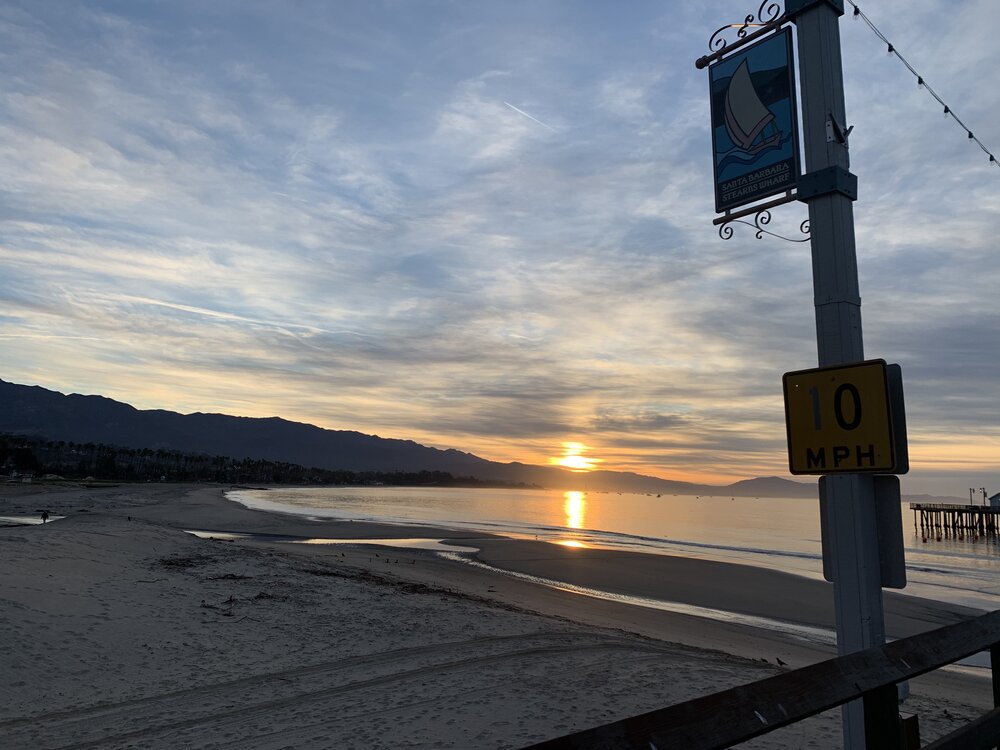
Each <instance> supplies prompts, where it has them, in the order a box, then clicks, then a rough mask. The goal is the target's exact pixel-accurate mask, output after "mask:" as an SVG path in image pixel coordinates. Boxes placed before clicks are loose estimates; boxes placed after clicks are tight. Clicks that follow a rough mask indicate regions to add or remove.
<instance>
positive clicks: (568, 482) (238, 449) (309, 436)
mask: <svg viewBox="0 0 1000 750" xmlns="http://www.w3.org/2000/svg"><path fill="white" fill-rule="evenodd" d="M0 433H8V434H20V435H37V436H39V437H43V438H46V439H48V440H63V441H67V442H69V441H72V442H75V443H103V444H106V445H115V446H121V447H125V448H143V449H150V450H153V451H158V450H173V451H182V452H185V453H202V454H206V455H209V456H232V457H233V458H249V459H259V460H267V461H276V462H283V463H289V464H297V465H301V466H312V467H317V468H320V469H326V470H343V471H354V472H366V471H378V472H421V471H441V472H447V473H449V474H452V475H454V476H462V477H476V478H477V479H481V480H484V481H498V482H506V483H513V484H519V483H523V484H529V485H530V484H534V485H539V486H542V487H548V488H552V489H582V490H587V491H595V492H596V491H608V492H615V491H617V492H643V493H651V494H663V495H666V494H690V495H732V496H740V497H747V496H750V497H753V496H769V497H816V486H815V483H802V482H792V481H789V480H787V479H781V478H779V477H765V478H762V479H749V480H744V481H741V482H736V483H734V484H731V485H724V486H718V485H705V484H693V483H690V482H678V481H673V480H668V479H658V478H656V477H649V476H643V475H641V474H633V473H629V472H613V471H594V472H590V473H586V474H579V473H574V472H571V471H568V470H566V469H561V468H557V467H552V466H532V465H529V464H521V463H506V464H505V463H499V462H496V461H488V460H486V459H484V458H480V457H479V456H475V455H473V454H471V453H463V452H462V451H458V450H454V449H448V450H442V449H439V448H430V447H428V446H425V445H420V444H418V443H415V442H413V441H411V440H397V439H390V438H381V437H378V436H375V435H365V434H363V433H360V432H354V431H348V430H327V429H323V428H320V427H316V426H315V425H310V424H303V423H301V422H290V421H288V420H286V419H281V418H279V417H268V418H250V417H233V416H228V415H225V414H202V413H195V414H178V413H176V412H171V411H163V410H159V409H157V410H149V411H144V410H139V409H136V408H135V407H132V406H130V405H128V404H123V403H121V402H119V401H114V400H112V399H109V398H105V397H103V396H81V395H78V394H72V395H64V394H62V393H58V392H56V391H50V390H47V389H45V388H41V387H39V386H25V385H17V384H15V383H8V382H6V381H3V380H0Z"/></svg>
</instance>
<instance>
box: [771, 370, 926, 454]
mask: <svg viewBox="0 0 1000 750" xmlns="http://www.w3.org/2000/svg"><path fill="white" fill-rule="evenodd" d="M783 385H784V393H785V424H786V427H787V430H788V465H789V470H790V471H791V473H792V474H837V473H858V472H878V473H884V474H905V473H906V471H907V470H908V468H909V467H908V465H907V464H908V462H907V459H906V426H905V422H904V418H903V398H902V378H901V377H900V374H899V366H898V365H887V364H886V363H885V361H884V360H881V359H876V360H869V361H867V362H860V363H857V364H853V365H844V366H838V367H820V368H817V369H813V370H799V371H797V372H788V373H785V376H784V378H783Z"/></svg>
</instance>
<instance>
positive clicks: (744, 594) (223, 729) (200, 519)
mask: <svg viewBox="0 0 1000 750" xmlns="http://www.w3.org/2000/svg"><path fill="white" fill-rule="evenodd" d="M40 509H45V510H47V511H48V513H49V514H50V515H51V516H53V517H56V516H65V517H64V518H62V519H60V520H57V521H52V522H49V523H46V524H44V525H34V526H11V527H4V528H0V565H2V570H3V577H2V580H0V604H2V608H3V609H2V611H3V615H2V618H0V643H3V644H5V645H4V649H3V652H2V656H0V672H2V674H3V675H4V679H3V681H2V682H0V746H2V747H5V748H40V749H41V748H67V747H80V748H82V747H109V748H111V747H144V748H145V747H149V748H202V747H220V748H222V747H232V748H237V747H239V748H331V747H336V748H381V747H384V748H398V747H413V748H479V747H483V748H518V747H523V746H525V745H528V744H531V743H532V742H537V741H540V740H543V739H547V738H550V737H555V736H559V735H561V734H567V733H570V732H573V731H577V730H579V729H584V728H587V727H591V726H596V725H599V724H602V723H606V722H610V721H614V720H616V719H620V718H625V717H627V716H630V715H633V714H636V713H641V712H644V711H649V710H652V709H655V708H660V707H663V706H666V705H669V704H672V703H676V702H680V701H684V700H688V699H691V698H694V697H698V696H700V695H705V694H707V693H711V692H715V691H718V690H723V689H726V688H730V687H733V686H736V685H739V684H744V683H747V682H751V681H754V680H758V679H762V678H765V677H769V676H771V675H774V674H777V673H779V672H781V671H782V670H784V669H789V668H794V667H798V666H803V665H805V664H809V663H813V662H815V661H819V660H822V659H825V658H829V657H830V656H832V655H834V649H833V647H832V646H830V645H824V644H821V643H816V642H815V641H811V640H808V639H802V638H796V637H794V636H791V635H789V634H786V633H783V632H780V631H778V630H776V629H774V628H767V627H754V626H753V625H748V624H746V621H741V620H739V618H733V619H732V620H728V621H727V620H725V619H706V618H704V617H698V616H696V615H693V614H689V613H685V612H683V611H669V610H664V609H656V608H652V607H640V606H635V605H634V604H631V603H628V602H626V601H616V600H614V599H608V598H598V597H594V596H585V595H581V594H580V593H575V592H573V591H569V590H561V589H559V588H556V587H553V586H546V585H541V584H539V583H538V582H535V581H532V580H530V579H529V578H527V577H515V576H511V575H505V574H503V573H501V572H498V571H497V570H495V569H504V570H509V571H514V572H517V573H519V574H522V576H534V577H538V578H544V579H550V580H554V581H560V582H564V583H567V584H572V585H574V586H577V587H583V588H589V589H599V590H602V591H605V592H612V593H619V594H622V595H626V596H633V597H647V598H650V599H659V600H665V601H671V602H676V603H680V604H686V605H690V606H692V607H702V608H714V609H721V610H726V611H730V612H734V613H740V614H742V615H746V616H748V617H761V618H775V619H779V620H784V621H788V622H793V623H797V624H799V625H801V626H803V627H807V628H808V627H829V625H830V623H831V622H832V599H831V596H830V588H829V585H828V584H826V583H824V582H821V581H815V580H811V579H807V578H804V577H799V576H794V575H790V574H786V573H781V572H778V571H771V570H765V569H762V568H752V567H749V566H743V565H734V564H729V563H719V562H712V561H707V560H694V559H688V558H683V557H670V556H662V555H660V556H654V555H643V554H637V553H629V552H613V551H603V550H582V549H572V548H566V547H562V546H559V545H555V544H549V543H546V542H534V541H530V540H515V539H506V538H501V537H496V536H492V537H489V536H482V535H479V534H473V533H470V532H468V531H458V530H451V531H449V530H441V529H435V530H428V529H427V528H425V527H406V526H398V525H392V526H389V525H379V524H373V523H364V522H352V521H335V520H309V519H307V518H303V517H298V516H291V515H283V514H278V513H270V512H265V511H260V510H250V509H248V508H245V507H243V506H241V505H238V504H237V503H234V502H231V501H229V500H226V499H225V498H224V496H223V488H220V487H217V486H187V485H170V484H146V485H121V486H116V487H99V488H89V489H88V488H84V487H73V486H66V487H61V486H54V487H45V486H41V485H17V486H12V485H8V486H6V487H2V488H0V516H19V515H35V516H37V514H38V512H39V511H40ZM184 529H204V530H210V531H218V532H223V531H228V532H243V533H252V534H256V535H282V536H286V537H288V536H293V537H324V538H339V539H348V540H364V539H374V538H410V537H438V538H445V539H447V540H448V541H449V545H454V546H458V547H465V548H468V549H475V550H478V552H477V553H476V557H477V559H478V560H479V561H480V562H481V563H483V566H479V567H477V566H473V565H468V564H461V563H458V562H455V561H452V560H448V559H443V558H441V557H440V556H438V555H436V554H435V553H433V552H430V551H427V550H420V549H401V548H394V547H385V546H371V545H365V544H363V543H353V544H337V545H308V544H290V543H288V542H287V541H282V540H278V539H268V538H266V537H262V536H257V537H255V538H253V539H246V540H223V539H221V538H220V537H221V535H220V537H217V538H214V539H213V538H206V539H202V538H198V537H195V536H193V535H192V534H189V533H186V532H185V531H184ZM886 612H887V629H888V631H889V635H890V636H891V637H905V636H907V635H911V634H913V633H917V632H922V631H924V630H930V629H933V628H935V627H939V626H940V625H943V624H948V623H950V622H956V621H959V620H961V619H964V618H967V617H970V616H974V615H975V614H976V612H975V611H974V610H971V609H964V608H961V607H957V606H945V605H941V604H938V603H934V602H929V601H926V600H921V599H916V598H914V597H908V596H905V595H901V594H898V593H895V592H894V593H890V594H887V595H886ZM779 659H780V661H781V662H783V663H784V666H782V665H779V663H778V660H779ZM912 689H913V694H912V695H911V697H910V698H908V699H907V701H906V703H905V704H904V706H903V709H904V710H906V711H909V712H912V713H919V714H920V716H921V736H922V739H923V741H924V742H926V741H928V740H931V739H933V738H934V737H936V736H940V735H941V734H943V733H944V732H946V731H948V730H949V729H950V728H952V727H954V726H956V725H957V724H958V723H961V722H962V721H968V720H970V719H972V718H975V717H977V716H979V715H980V714H982V713H984V712H985V711H987V710H989V709H990V708H991V707H992V705H991V704H992V695H991V692H990V689H989V683H988V681H987V680H986V679H985V678H983V677H977V676H975V675H972V674H970V673H969V672H968V671H961V670H955V671H939V672H935V673H933V674H932V675H928V676H926V677H923V678H920V679H919V680H914V681H913V683H912ZM839 743H840V722H839V712H836V711H835V712H831V713H829V714H825V715H823V716H820V717H817V718H815V719H812V720H810V721H808V722H804V723H802V724H800V725H796V726H793V727H789V728H786V729H783V730H780V731H778V732H776V733H774V734H772V735H768V736H766V737H763V738H760V739H758V740H755V741H753V742H751V743H748V744H747V745H746V746H747V747H775V748H779V747H780V748H799V747H814V748H825V747H837V746H839Z"/></svg>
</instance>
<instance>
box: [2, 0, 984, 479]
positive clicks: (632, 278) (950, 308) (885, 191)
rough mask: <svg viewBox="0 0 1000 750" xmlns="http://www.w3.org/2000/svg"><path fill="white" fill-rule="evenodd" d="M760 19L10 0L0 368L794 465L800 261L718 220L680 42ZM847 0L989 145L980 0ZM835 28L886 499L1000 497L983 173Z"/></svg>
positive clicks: (805, 284) (468, 6)
mask: <svg viewBox="0 0 1000 750" xmlns="http://www.w3.org/2000/svg"><path fill="white" fill-rule="evenodd" d="M757 5H758V3H757V2H756V0H739V1H737V2H734V1H732V0H725V1H720V2H713V3H693V2H687V3H681V2H663V0H659V1H658V2H651V1H650V2H644V1H641V0H635V1H634V2H628V3H620V2H610V1H609V2H596V1H595V2H578V1H576V0H542V1H538V0H534V1H523V2H522V1H520V0H509V1H505V2H499V3H498V2H479V1H478V0H463V1H462V2H451V1H446V0H407V1H404V0H383V1H378V0H343V1H338V2H326V1H322V2H321V1H320V0H288V1H287V2H278V1H277V0H271V1H268V2H265V1H263V0H213V2H210V3H206V2H200V1H196V0H171V1H170V2H167V1H166V0H160V1H156V0H91V1H89V2H78V1H76V0H73V1H71V0H43V1H40V0H2V1H0V78H2V80H3V82H4V83H3V86H2V88H0V363H2V365H0V378H3V379H4V380H8V381H13V382H18V383H26V384H37V385H42V386H45V387H47V388H51V389H55V390H60V391H63V392H78V393H100V394H103V395H107V396H109V397H112V398H115V399H118V400H121V401H126V402H128V403H131V404H133V405H135V406H137V407H139V408H165V409H172V410H177V411H182V412H185V413H187V412H194V411H207V412H223V413H228V414H239V415H247V416H272V415H278V416H282V417H286V418H288V419H294V420H301V421H307V422H311V423H314V424H317V425H320V426H323V427H329V428H337V429H356V430H360V431H362V432H367V433H373V434H378V435H382V436H384V437H399V438H408V439H413V440H417V441H419V442H422V443H425V444H428V445H433V446H437V447H457V448H460V449H463V450H469V451H472V452H474V453H477V454H479V455H481V456H484V457H487V458H491V459H495V460H500V461H510V460H520V461H525V462H531V463H546V462H548V461H549V460H550V459H552V458H553V457H558V456H559V455H560V454H561V452H562V451H563V450H564V449H563V447H562V446H563V444H564V443H567V442H576V443H580V444H581V445H582V446H585V447H584V448H580V449H578V450H577V451H576V452H578V453H581V452H582V455H583V456H584V458H585V459H589V460H591V461H593V462H595V463H594V465H599V466H601V467H602V468H608V469H620V470H633V471H640V472H643V473H648V474H653V475H657V476H662V477H668V478H676V479H688V480H701V481H732V480H735V479H740V478H745V477H748V476H756V475H765V474H777V475H782V476H787V468H786V467H787V458H786V452H785V427H784V413H783V405H782V397H781V375H782V373H783V372H785V371H788V370H797V369H803V368H808V367H812V366H815V363H816V343H815V329H814V323H813V307H812V301H813V300H812V280H811V265H810V259H809V247H808V243H804V244H802V243H798V244H796V243H789V242H782V241H780V240H775V239H769V238H765V239H763V240H757V239H755V238H754V236H753V232H752V231H751V230H749V229H747V228H746V227H737V229H736V231H735V233H734V236H733V238H732V239H730V240H728V241H723V240H722V239H720V238H719V236H718V234H717V232H716V229H715V228H714V227H713V226H712V223H711V222H712V218H713V216H714V210H713V209H714V205H713V193H712V177H711V156H710V142H709V131H708V122H709V114H708V96H707V89H708V80H707V73H706V72H705V71H700V70H696V69H695V67H694V64H693V62H694V60H695V58H697V57H699V56H700V55H702V54H704V53H705V52H706V51H707V42H708V38H709V36H710V35H711V33H712V31H714V30H715V29H716V28H717V27H718V26H720V25H722V24H723V23H725V22H729V21H736V20H740V19H742V17H743V16H744V15H745V14H746V13H748V12H754V11H756V6H757ZM862 8H863V9H864V10H865V12H866V13H867V14H868V15H869V16H870V17H871V18H872V20H873V21H874V22H875V23H876V24H878V25H879V26H880V28H881V29H882V31H883V32H885V33H886V35H887V36H888V37H889V38H890V40H891V41H893V42H894V43H895V45H896V46H897V47H898V48H899V50H901V51H902V52H903V54H904V55H905V56H906V57H907V58H908V59H909V60H910V62H911V63H912V64H914V66H915V67H916V68H917V69H918V70H919V71H920V72H921V73H922V74H923V75H924V76H925V78H926V79H927V80H928V82H929V83H930V84H931V85H932V86H933V87H934V88H935V89H936V90H937V91H938V93H939V94H941V95H942V97H943V98H944V99H945V101H947V102H948V103H949V104H950V105H951V106H952V108H953V109H954V110H955V111H956V112H957V113H958V114H959V116H960V117H961V118H962V119H963V120H964V122H965V123H966V124H967V125H968V126H969V127H970V128H971V129H972V130H973V131H974V132H975V134H976V136H977V137H979V138H980V139H981V140H983V141H984V142H985V143H986V144H987V145H989V146H990V147H991V148H992V149H994V151H995V152H996V151H997V150H1000V97H998V95H997V91H1000V45H997V44H996V39H995V33H996V29H997V28H998V27H1000V3H997V2H995V0H956V2H950V3H947V4H943V3H940V2H936V1H935V0H880V1H879V2H878V3H874V2H872V3H863V4H862ZM841 30H842V38H843V48H844V66H845V81H846V90H847V105H848V118H849V121H850V124H852V125H854V126H855V130H854V132H853V134H852V137H851V156H852V170H853V171H854V172H855V173H856V174H857V175H858V178H859V185H860V199H859V200H858V202H857V203H856V204H855V214H856V220H857V237H858V256H859V267H860V277H861V291H862V296H863V308H862V310H863V315H864V324H865V345H866V356H868V357H882V358H885V359H886V360H888V361H890V362H898V363H900V364H901V365H902V368H903V377H904V382H905V386H906V393H907V411H908V415H907V416H908V421H909V435H910V454H911V463H912V465H913V470H912V471H911V473H910V475H909V476H908V477H906V478H905V479H904V491H909V492H924V491H926V492H933V493H938V494H952V495H959V496H962V495H963V494H966V493H967V492H968V488H969V487H972V486H975V487H977V488H978V487H980V486H986V487H987V489H988V490H989V491H990V492H994V491H1000V400H998V398H997V396H998V392H1000V387H998V386H1000V295H998V290H1000V244H998V235H1000V169H998V168H997V167H996V166H991V165H989V163H988V161H987V157H986V156H985V155H984V154H983V153H982V152H981V151H980V150H979V149H978V148H977V147H975V146H974V145H972V144H971V143H970V142H969V141H968V139H967V138H966V136H965V133H964V132H963V131H962V130H961V129H960V128H959V127H958V126H957V125H956V124H955V123H954V122H953V121H950V120H948V119H946V118H945V117H944V116H943V114H942V112H941V108H940V107H939V106H938V105H937V104H936V103H935V102H934V101H933V99H931V98H930V96H929V95H928V94H927V93H926V91H922V90H920V89H919V88H918V87H917V85H916V83H915V82H914V80H913V78H912V76H910V74H909V73H908V72H907V71H906V70H905V68H904V67H903V66H902V65H901V64H900V62H899V61H898V60H897V59H895V58H893V57H890V56H889V55H887V54H886V51H885V47H884V45H882V44H881V42H879V41H878V40H877V38H876V37H875V36H874V35H873V34H872V33H871V31H870V30H869V29H868V28H867V27H866V26H865V25H864V24H863V23H862V22H856V21H852V20H850V18H849V17H845V18H844V19H843V20H842V22H841ZM805 216H806V211H805V206H804V205H803V204H798V203H793V204H790V205H788V206H784V207H781V208H780V209H776V210H775V211H774V219H773V221H772V224H771V228H773V229H774V230H775V231H778V232H782V233H785V234H788V235H796V234H797V232H798V226H799V223H800V221H802V219H804V218H805ZM583 460H584V459H576V461H577V462H581V461H583Z"/></svg>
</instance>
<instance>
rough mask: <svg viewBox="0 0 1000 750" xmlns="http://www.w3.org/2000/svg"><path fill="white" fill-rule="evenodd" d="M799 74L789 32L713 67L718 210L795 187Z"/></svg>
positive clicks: (713, 118)
mask: <svg viewBox="0 0 1000 750" xmlns="http://www.w3.org/2000/svg"><path fill="white" fill-rule="evenodd" d="M794 71H795V68H794V66H793V63H792V31H791V29H790V28H788V27H786V28H785V29H784V30H783V31H780V32H778V33H777V34H774V35H773V36H769V37H766V38H765V39H763V40H761V41H759V42H757V43H755V44H752V45H750V46H748V47H744V48H743V49H741V50H740V51H739V52H736V53H734V54H732V55H730V56H729V57H726V58H724V59H722V60H720V61H719V62H717V63H715V64H714V65H712V66H710V67H709V69H708V73H709V76H708V78H709V87H710V92H711V99H712V155H713V157H714V160H715V210H716V211H728V210H730V209H733V208H736V207H737V206H743V205H746V204H747V203H753V202H754V201H757V200H760V199H761V198H766V197H768V196H770V195H775V194H776V193H784V192H785V191H788V190H791V189H792V188H794V187H795V184H796V182H797V181H798V178H799V137H798V113H797V110H796V106H795V72H794Z"/></svg>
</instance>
